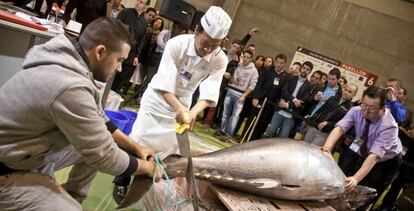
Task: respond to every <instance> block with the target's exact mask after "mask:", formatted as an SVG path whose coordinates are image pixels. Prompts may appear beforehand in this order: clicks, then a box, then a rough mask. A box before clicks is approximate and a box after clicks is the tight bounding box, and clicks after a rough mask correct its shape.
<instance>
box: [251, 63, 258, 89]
mask: <svg viewBox="0 0 414 211" xmlns="http://www.w3.org/2000/svg"><path fill="white" fill-rule="evenodd" d="M258 77H259V74H258V73H257V69H256V68H254V71H253V74H252V76H251V78H250V83H249V87H248V88H249V89H250V90H253V91H254V88H256V84H257V80H258Z"/></svg>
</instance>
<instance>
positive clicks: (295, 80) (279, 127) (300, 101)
mask: <svg viewBox="0 0 414 211" xmlns="http://www.w3.org/2000/svg"><path fill="white" fill-rule="evenodd" d="M312 69H313V64H312V62H310V61H306V62H304V63H303V64H302V67H301V70H300V74H299V76H293V77H290V78H289V79H288V80H287V81H286V83H285V84H284V85H283V87H282V97H281V99H280V101H279V104H278V105H277V106H278V108H276V111H275V112H274V114H273V116H272V120H271V123H270V126H269V127H268V128H267V129H266V131H265V133H264V137H268V138H270V137H275V135H277V136H278V137H282V138H286V137H289V134H290V132H291V130H292V129H293V127H294V124H295V119H296V118H298V117H299V118H300V116H302V111H303V108H304V107H305V105H306V104H307V103H308V102H309V98H310V97H309V93H310V92H311V90H312V85H311V84H310V82H309V81H308V79H307V77H308V75H309V74H310V72H311V71H312ZM279 109H281V110H279ZM293 115H295V117H294V116H293ZM302 118H303V117H302ZM278 131H279V132H278ZM276 133H277V134H276Z"/></svg>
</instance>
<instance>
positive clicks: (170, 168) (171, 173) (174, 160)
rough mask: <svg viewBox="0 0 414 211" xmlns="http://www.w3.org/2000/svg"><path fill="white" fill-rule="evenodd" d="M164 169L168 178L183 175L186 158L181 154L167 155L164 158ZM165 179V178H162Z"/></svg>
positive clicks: (186, 162) (184, 173) (185, 167)
mask: <svg viewBox="0 0 414 211" xmlns="http://www.w3.org/2000/svg"><path fill="white" fill-rule="evenodd" d="M163 162H164V170H165V173H167V175H168V178H169V179H173V178H176V177H185V176H186V170H187V164H188V160H187V158H184V157H182V156H181V155H176V154H173V155H169V156H168V157H166V158H165V159H164V160H163ZM163 179H167V178H165V177H164V178H163Z"/></svg>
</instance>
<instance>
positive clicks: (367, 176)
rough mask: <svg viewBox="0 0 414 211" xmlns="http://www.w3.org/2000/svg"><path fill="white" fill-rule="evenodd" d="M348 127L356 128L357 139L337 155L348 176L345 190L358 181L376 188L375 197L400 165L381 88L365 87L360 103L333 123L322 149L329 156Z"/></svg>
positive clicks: (398, 148) (395, 130) (397, 141)
mask: <svg viewBox="0 0 414 211" xmlns="http://www.w3.org/2000/svg"><path fill="white" fill-rule="evenodd" d="M351 127H354V128H355V133H356V136H355V137H356V139H355V140H354V141H353V142H352V144H351V145H350V147H349V148H346V149H345V150H344V151H343V152H342V153H341V155H340V158H339V159H340V162H339V166H340V167H341V169H342V170H343V171H344V173H345V175H346V176H347V178H346V182H347V184H346V189H347V191H352V190H353V188H354V187H355V186H356V185H357V184H361V185H365V186H368V187H371V188H375V189H376V190H377V193H378V196H377V198H375V199H374V200H376V199H378V197H379V196H381V194H382V192H383V191H384V190H385V188H386V187H387V186H388V185H389V184H390V182H391V180H392V178H393V176H394V174H395V172H396V171H397V169H398V167H399V166H400V164H401V151H402V145H401V141H400V139H399V138H398V125H397V123H396V122H395V120H394V118H393V116H392V114H391V112H390V111H389V110H388V109H386V92H385V90H384V89H382V88H379V87H375V86H372V87H369V88H368V89H367V90H365V92H364V94H363V99H362V104H361V106H356V107H353V108H352V109H351V110H350V111H349V112H348V113H347V114H346V115H345V117H344V118H343V119H342V120H340V121H339V122H338V123H337V124H336V127H335V128H334V129H333V130H332V132H331V133H330V134H329V136H328V139H327V140H326V142H325V145H324V146H323V147H322V150H323V151H324V152H325V153H326V154H327V155H328V156H330V157H332V154H331V151H332V149H333V147H334V146H335V144H336V142H337V141H338V140H339V139H340V137H341V136H342V135H343V134H345V133H346V132H347V131H348V130H349V129H350V128H351ZM372 202H373V203H375V201H372Z"/></svg>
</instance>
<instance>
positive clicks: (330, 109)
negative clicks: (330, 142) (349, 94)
mask: <svg viewBox="0 0 414 211" xmlns="http://www.w3.org/2000/svg"><path fill="white" fill-rule="evenodd" d="M339 100H340V99H337V98H333V97H331V98H329V99H328V100H327V101H325V103H324V104H323V105H322V106H321V107H320V108H319V109H318V110H317V111H316V112H315V114H313V116H312V117H310V118H309V119H307V122H308V123H309V124H310V125H313V126H315V127H317V125H318V124H319V123H321V122H325V121H326V122H327V124H326V126H325V127H324V128H322V130H321V131H322V132H331V131H332V130H333V129H334V128H335V124H336V123H337V122H338V121H339V120H341V119H342V118H343V117H344V116H345V114H346V113H347V112H348V111H349V109H351V108H352V106H353V105H352V101H350V100H348V101H344V102H342V103H340V104H339Z"/></svg>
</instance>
